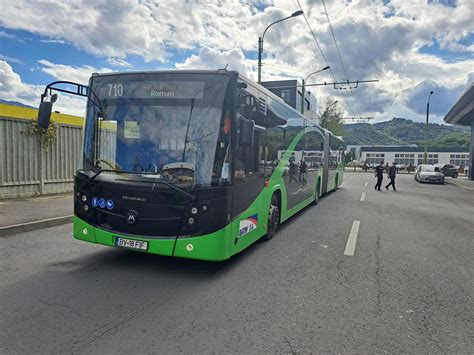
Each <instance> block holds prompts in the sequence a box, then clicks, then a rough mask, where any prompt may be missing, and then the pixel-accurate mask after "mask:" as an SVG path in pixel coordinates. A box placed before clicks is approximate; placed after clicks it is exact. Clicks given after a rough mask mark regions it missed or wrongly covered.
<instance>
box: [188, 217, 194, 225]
mask: <svg viewBox="0 0 474 355" xmlns="http://www.w3.org/2000/svg"><path fill="white" fill-rule="evenodd" d="M188 224H190V225H193V224H194V218H193V217H189V218H188Z"/></svg>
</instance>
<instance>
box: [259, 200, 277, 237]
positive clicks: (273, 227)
mask: <svg viewBox="0 0 474 355" xmlns="http://www.w3.org/2000/svg"><path fill="white" fill-rule="evenodd" d="M279 224H280V202H279V201H278V197H277V196H276V194H273V196H272V202H271V203H270V211H269V213H268V221H267V234H265V235H264V236H263V237H262V239H263V240H264V241H269V240H270V239H272V238H273V236H274V235H275V233H276V231H277V229H278V226H279Z"/></svg>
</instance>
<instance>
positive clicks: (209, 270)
mask: <svg viewBox="0 0 474 355" xmlns="http://www.w3.org/2000/svg"><path fill="white" fill-rule="evenodd" d="M366 182H367V185H368V186H365V183H366ZM397 183H398V186H397V188H398V192H392V191H390V192H387V191H382V192H377V191H374V190H373V184H374V178H373V177H371V176H370V175H368V174H367V175H366V174H363V173H352V174H351V173H348V174H346V176H345V182H344V184H343V185H342V186H341V188H340V189H339V190H338V191H336V192H334V193H331V194H329V195H328V196H326V197H324V198H323V199H321V200H320V203H319V204H318V205H317V206H315V207H309V208H307V209H306V210H305V211H303V212H302V213H299V214H298V215H297V216H296V217H294V218H292V219H291V220H290V221H289V222H288V223H285V224H284V225H283V226H282V227H281V229H280V230H279V231H278V233H277V235H276V236H275V238H274V239H272V240H271V241H270V242H267V243H264V242H258V243H256V244H255V245H253V246H252V247H250V248H249V249H248V250H246V251H245V252H243V253H242V254H240V255H238V256H236V257H234V258H233V259H231V260H229V261H226V262H222V263H207V262H198V261H191V260H182V259H171V258H165V257H158V256H153V255H147V254H142V253H136V252H129V251H125V250H121V249H114V248H108V247H105V246H98V245H92V244H87V243H83V242H79V241H75V240H74V239H72V237H71V226H70V225H64V226H60V227H53V228H49V229H43V230H39V231H34V232H28V233H23V234H18V235H15V236H11V237H9V238H2V239H0V246H1V252H0V272H1V281H0V282H1V291H0V292H1V293H0V301H1V319H0V322H1V323H0V327H1V329H0V330H1V332H0V333H1V334H0V351H1V352H2V353H3V354H16V353H28V354H29V353H45V354H46V353H48V354H49V353H96V354H98V353H100V354H106V353H115V354H116V353H134V354H138V353H211V352H212V353H224V352H228V353H310V352H311V353H314V352H319V353H321V352H324V353H326V352H331V353H354V352H358V353H384V352H388V353H401V352H403V353H408V352H409V353H472V352H473V351H474V302H473V300H474V288H473V274H474V272H473V271H474V270H473V269H474V267H473V258H472V255H473V249H474V248H473V236H474V218H473V216H474V192H471V191H466V190H463V189H461V188H458V187H456V186H451V185H444V186H439V185H421V184H417V183H415V182H414V181H413V177H412V176H406V175H404V176H400V177H399V178H398V181H397ZM362 193H366V195H365V200H364V201H361V197H362ZM356 220H357V221H360V228H359V234H358V237H357V242H356V244H355V249H354V255H353V256H349V255H344V252H345V250H346V244H347V242H348V237H349V234H350V232H351V228H352V226H353V222H354V221H356Z"/></svg>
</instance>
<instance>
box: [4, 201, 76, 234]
mask: <svg viewBox="0 0 474 355" xmlns="http://www.w3.org/2000/svg"><path fill="white" fill-rule="evenodd" d="M72 197H73V196H72V193H68V194H58V195H48V196H33V197H22V198H15V199H7V200H0V237H3V236H7V235H10V234H15V233H21V232H25V231H29V230H34V229H39V228H45V227H52V226H55V225H59V224H64V223H68V222H70V221H72V214H73V198H72Z"/></svg>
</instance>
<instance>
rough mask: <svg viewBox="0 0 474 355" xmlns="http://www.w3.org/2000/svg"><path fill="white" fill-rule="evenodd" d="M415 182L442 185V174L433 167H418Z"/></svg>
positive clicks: (424, 165) (427, 165) (423, 165)
mask: <svg viewBox="0 0 474 355" xmlns="http://www.w3.org/2000/svg"><path fill="white" fill-rule="evenodd" d="M415 180H416V181H418V182H436V183H439V184H444V174H443V173H442V172H441V171H439V168H437V167H435V166H434V165H429V164H421V165H418V167H417V168H416V172H415Z"/></svg>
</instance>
